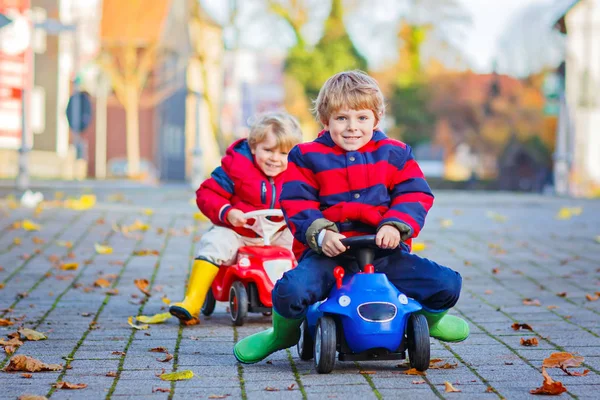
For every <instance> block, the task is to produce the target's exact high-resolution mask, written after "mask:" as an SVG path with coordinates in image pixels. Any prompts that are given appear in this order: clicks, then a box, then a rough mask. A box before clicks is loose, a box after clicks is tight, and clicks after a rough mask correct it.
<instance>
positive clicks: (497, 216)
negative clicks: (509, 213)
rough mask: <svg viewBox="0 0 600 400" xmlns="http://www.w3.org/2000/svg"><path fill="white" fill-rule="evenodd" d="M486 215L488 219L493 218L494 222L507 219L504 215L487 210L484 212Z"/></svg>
mask: <svg viewBox="0 0 600 400" xmlns="http://www.w3.org/2000/svg"><path fill="white" fill-rule="evenodd" d="M486 216H487V217H488V218H490V219H493V220H494V221H496V222H506V220H507V219H508V218H507V217H506V216H504V215H502V214H498V213H496V212H493V211H488V212H487V213H486Z"/></svg>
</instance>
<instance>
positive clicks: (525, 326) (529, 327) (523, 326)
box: [511, 322, 533, 331]
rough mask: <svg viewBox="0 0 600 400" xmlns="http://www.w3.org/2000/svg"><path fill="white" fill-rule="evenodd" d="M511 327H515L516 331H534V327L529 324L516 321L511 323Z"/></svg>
mask: <svg viewBox="0 0 600 400" xmlns="http://www.w3.org/2000/svg"><path fill="white" fill-rule="evenodd" d="M511 328H513V329H514V330H515V331H518V330H519V329H527V330H528V331H533V328H532V327H531V326H530V325H529V324H519V323H516V322H515V323H514V324H512V325H511Z"/></svg>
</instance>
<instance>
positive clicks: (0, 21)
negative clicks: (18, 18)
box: [0, 14, 12, 29]
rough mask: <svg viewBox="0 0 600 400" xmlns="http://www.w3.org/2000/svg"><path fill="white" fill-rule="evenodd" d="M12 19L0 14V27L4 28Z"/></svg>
mask: <svg viewBox="0 0 600 400" xmlns="http://www.w3.org/2000/svg"><path fill="white" fill-rule="evenodd" d="M11 22H12V19H10V18H8V17H7V16H6V15H4V14H0V29H2V28H4V27H5V26H6V25H8V24H10V23H11Z"/></svg>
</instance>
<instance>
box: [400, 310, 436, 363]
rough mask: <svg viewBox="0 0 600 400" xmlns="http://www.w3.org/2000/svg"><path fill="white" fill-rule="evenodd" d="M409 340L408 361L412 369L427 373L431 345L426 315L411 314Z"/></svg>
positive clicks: (408, 329)
mask: <svg viewBox="0 0 600 400" xmlns="http://www.w3.org/2000/svg"><path fill="white" fill-rule="evenodd" d="M406 339H407V340H408V346H407V347H408V359H409V361H410V366H411V368H415V369H416V370H417V371H425V370H427V368H429V359H430V357H431V354H430V353H431V349H430V343H429V326H428V325H427V320H426V319H425V316H424V315H421V314H411V316H410V318H409V319H408V326H407V329H406Z"/></svg>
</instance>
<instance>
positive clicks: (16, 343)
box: [0, 337, 23, 356]
mask: <svg viewBox="0 0 600 400" xmlns="http://www.w3.org/2000/svg"><path fill="white" fill-rule="evenodd" d="M22 345H23V342H22V341H21V340H19V337H12V338H11V339H10V340H4V339H0V346H4V351H5V352H6V354H7V355H9V356H10V355H12V354H13V353H14V352H15V351H17V349H18V348H19V347H20V346H22Z"/></svg>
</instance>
